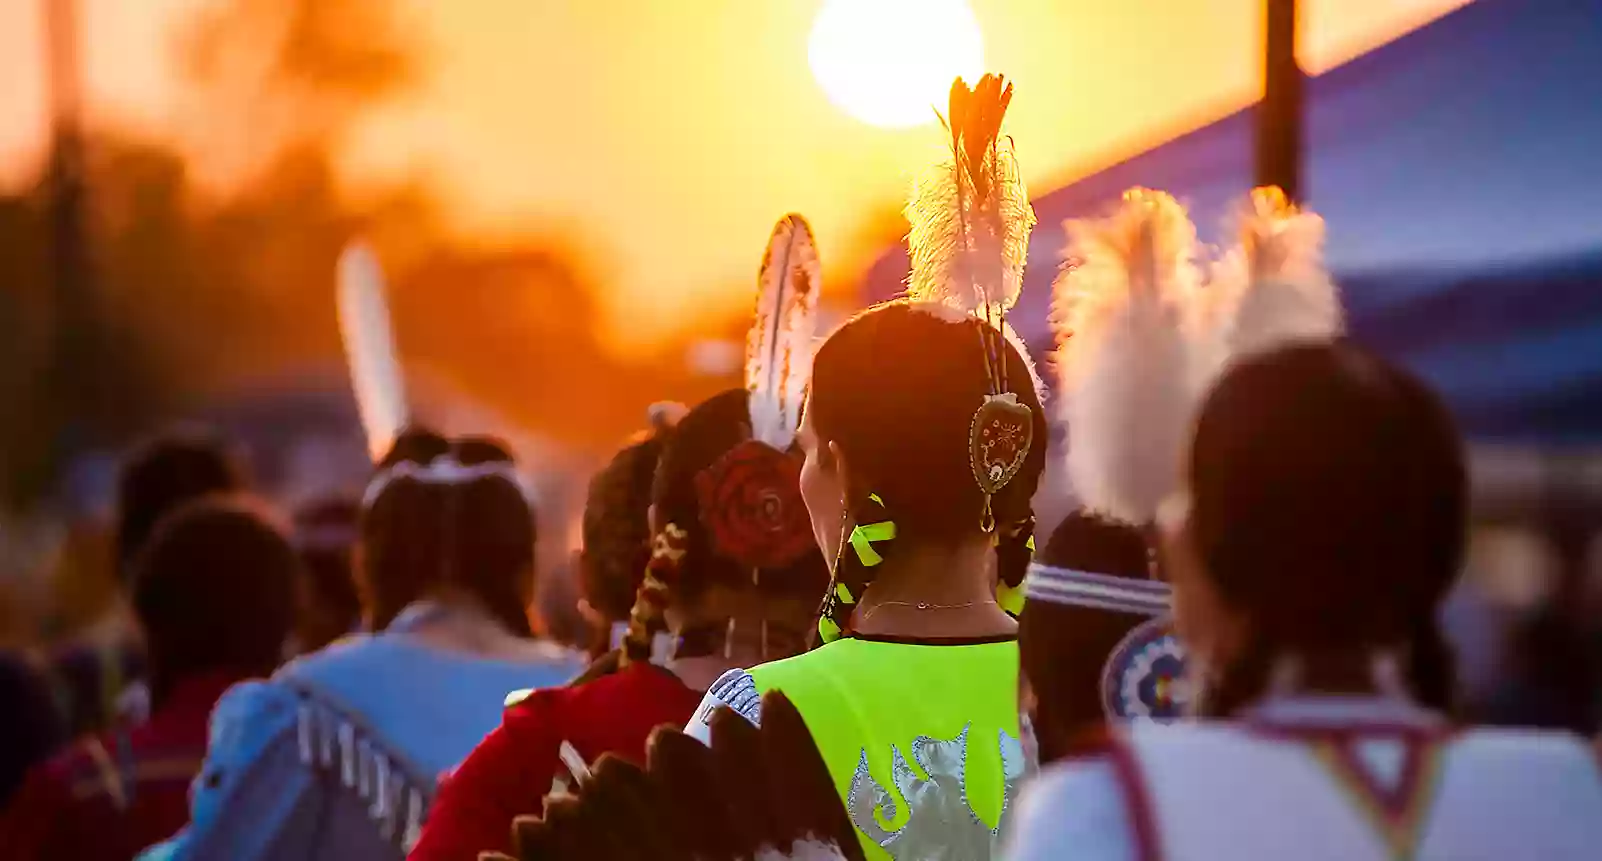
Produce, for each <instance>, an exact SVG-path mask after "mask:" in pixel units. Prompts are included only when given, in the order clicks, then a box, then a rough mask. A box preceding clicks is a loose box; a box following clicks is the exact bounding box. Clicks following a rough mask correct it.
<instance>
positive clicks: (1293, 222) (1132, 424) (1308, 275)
mask: <svg viewBox="0 0 1602 861" xmlns="http://www.w3.org/2000/svg"><path fill="white" fill-rule="evenodd" d="M1067 231H1068V250H1067V254H1066V257H1067V258H1068V260H1069V261H1071V262H1070V265H1068V266H1066V267H1065V268H1064V269H1063V271H1062V272H1061V273H1060V274H1059V275H1058V276H1057V280H1056V282H1055V284H1054V285H1053V297H1052V326H1053V329H1054V330H1055V332H1056V336H1057V354H1056V360H1057V371H1058V375H1059V382H1060V392H1059V393H1060V394H1061V396H1062V397H1061V399H1060V401H1059V403H1060V404H1061V406H1060V408H1059V417H1060V418H1061V419H1062V420H1063V421H1064V422H1065V423H1066V424H1067V426H1068V473H1069V478H1070V479H1071V481H1072V482H1073V485H1074V488H1075V490H1076V491H1077V492H1078V494H1079V496H1080V498H1081V500H1082V501H1083V502H1084V504H1085V505H1086V506H1087V507H1089V508H1092V509H1094V510H1097V511H1100V512H1103V513H1105V514H1109V515H1111V516H1113V517H1116V518H1118V519H1120V520H1124V521H1127V522H1130V523H1135V524H1144V523H1150V522H1151V521H1152V519H1153V518H1154V517H1155V515H1156V512H1157V507H1158V505H1160V504H1161V503H1162V501H1163V499H1164V498H1166V497H1167V496H1168V494H1169V493H1171V492H1172V491H1173V490H1174V489H1175V486H1176V485H1177V483H1178V481H1179V476H1180V474H1181V473H1180V470H1181V458H1182V456H1183V452H1184V450H1185V447H1186V445H1187V444H1188V441H1189V438H1190V432H1191V422H1192V421H1193V420H1194V414H1195V411H1196V409H1197V406H1198V405H1199V402H1200V400H1201V399H1202V397H1203V396H1205V394H1206V393H1207V391H1208V390H1209V389H1210V388H1211V387H1212V384H1213V383H1214V381H1215V380H1216V379H1217V377H1218V374H1219V373H1220V372H1221V371H1222V369H1223V368H1224V367H1225V366H1226V365H1227V364H1228V362H1229V361H1231V360H1232V359H1233V358H1235V357H1239V356H1244V355H1248V354H1253V353H1257V352H1260V351H1263V350H1267V349H1272V348H1274V347H1276V346H1279V345H1282V344H1284V343H1287V342H1289V341H1294V340H1298V339H1328V338H1332V337H1334V336H1335V335H1337V334H1338V333H1339V331H1340V320H1341V311H1340V302H1339V300H1338V298H1337V296H1336V293H1335V287H1334V284H1333V283H1331V282H1330V280H1329V275H1328V273H1327V272H1326V271H1325V270H1324V267H1323V262H1322V259H1321V246H1322V241H1323V221H1322V220H1321V219H1319V217H1318V216H1316V215H1313V214H1312V213H1308V212H1302V211H1299V210H1297V209H1296V208H1295V207H1293V206H1291V205H1290V204H1289V203H1287V202H1286V200H1285V196H1284V195H1283V194H1282V193H1281V192H1280V191H1279V190H1278V189H1273V188H1264V189H1258V190H1256V191H1254V192H1253V193H1252V195H1251V198H1250V202H1249V205H1248V207H1247V209H1246V215H1245V218H1244V219H1243V223H1242V230H1241V241H1240V244H1239V245H1238V246H1237V247H1235V248H1233V249H1231V250H1230V251H1229V252H1228V253H1227V254H1226V255H1225V256H1224V257H1223V258H1222V259H1220V260H1219V261H1218V262H1217V263H1216V265H1214V266H1213V268H1212V271H1211V278H1210V279H1208V280H1207V283H1206V284H1205V285H1204V284H1203V277H1202V271H1201V268H1200V266H1199V265H1198V263H1197V258H1198V253H1199V252H1198V247H1197V243H1196V230H1195V227H1194V226H1193V225H1192V224H1191V221H1190V218H1189V216H1188V215H1187V214H1186V213H1185V210H1184V207H1182V206H1181V205H1180V204H1179V202H1178V201H1176V200H1174V199H1173V198H1172V197H1170V196H1169V195H1167V194H1164V193H1162V192H1158V191H1149V190H1146V189H1133V190H1131V191H1129V192H1127V193H1125V195H1124V199H1123V202H1122V204H1121V205H1120V206H1119V207H1118V209H1117V210H1116V211H1115V212H1113V214H1112V215H1111V216H1109V217H1107V218H1103V219H1092V220H1087V221H1075V222H1070V223H1069V224H1068V225H1067Z"/></svg>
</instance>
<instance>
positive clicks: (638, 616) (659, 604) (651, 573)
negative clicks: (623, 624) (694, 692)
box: [618, 523, 690, 667]
mask: <svg viewBox="0 0 1602 861" xmlns="http://www.w3.org/2000/svg"><path fill="white" fill-rule="evenodd" d="M689 541H690V534H689V533H688V532H685V531H684V530H683V529H680V528H679V527H678V526H677V525H676V524H673V523H669V524H667V525H666V526H664V527H662V530H661V531H660V532H658V533H657V534H656V537H654V538H652V539H651V561H650V563H649V564H648V565H646V566H645V578H644V579H643V580H641V581H640V588H639V591H637V592H636V593H635V595H634V608H633V609H631V610H630V611H629V629H628V633H627V634H625V635H624V637H623V648H622V652H621V654H619V656H618V664H619V666H621V667H626V666H628V665H629V664H631V663H633V662H635V661H649V660H650V659H651V643H652V642H653V641H654V640H655V639H656V635H657V633H659V632H661V631H664V630H666V629H667V619H666V618H665V617H664V615H663V611H664V610H666V609H667V605H668V600H669V590H670V589H671V588H672V584H673V582H674V581H675V580H677V579H678V574H679V567H680V566H681V565H682V564H683V562H684V555H685V553H686V552H687V551H688V548H689Z"/></svg>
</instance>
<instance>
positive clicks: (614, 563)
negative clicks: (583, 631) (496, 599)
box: [583, 433, 664, 636]
mask: <svg viewBox="0 0 1602 861" xmlns="http://www.w3.org/2000/svg"><path fill="white" fill-rule="evenodd" d="M663 445H664V437H663V434H662V433H652V434H649V435H647V436H644V437H642V438H640V439H638V440H635V441H633V442H631V443H630V444H629V445H628V446H627V447H625V448H624V449H623V450H622V451H619V452H618V453H617V454H616V455H615V456H614V457H613V458H612V461H611V462H610V463H608V464H607V465H606V467H605V468H603V469H602V470H601V471H600V472H597V473H596V474H595V476H594V477H593V478H591V479H590V485H589V496H588V497H587V498H586V500H585V503H584V522H583V539H584V566H583V583H584V597H585V599H586V600H588V601H589V602H590V605H591V606H593V607H595V609H596V610H598V611H600V613H601V615H602V616H603V617H605V618H606V619H609V620H621V619H627V618H628V615H629V608H631V607H633V606H634V593H635V591H636V590H637V589H638V588H639V585H640V577H641V575H642V574H643V573H644V572H645V564H646V563H647V562H648V561H650V558H651V525H650V522H649V519H648V518H647V516H646V512H647V510H648V509H649V508H650V507H651V482H652V481H653V480H654V478H655V476H656V463H657V460H658V459H660V458H661V456H662V448H663ZM602 635H603V636H604V635H605V632H604V631H603V632H602Z"/></svg>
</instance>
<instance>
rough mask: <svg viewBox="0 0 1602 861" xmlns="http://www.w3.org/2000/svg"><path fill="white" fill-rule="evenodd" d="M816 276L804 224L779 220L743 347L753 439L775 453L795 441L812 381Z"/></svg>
mask: <svg viewBox="0 0 1602 861" xmlns="http://www.w3.org/2000/svg"><path fill="white" fill-rule="evenodd" d="M818 270H819V267H818V251H817V247H816V246H815V245H814V244H813V241H812V228H811V227H809V226H808V225H807V222H806V219H804V218H802V217H801V216H799V215H793V214H792V215H786V216H785V217H783V218H781V219H779V223H778V224H775V225H774V226H773V235H772V236H770V237H768V248H767V251H765V252H764V253H763V254H762V270H761V272H760V274H759V275H758V276H757V305H756V321H755V322H754V323H753V324H752V326H751V333H750V335H748V336H747V338H746V346H745V387H746V389H747V390H749V391H750V393H751V396H750V409H751V435H752V437H753V438H754V439H756V440H758V441H760V442H764V443H767V444H768V445H769V446H772V447H773V448H775V449H778V450H779V451H784V450H786V449H788V448H789V447H790V443H791V442H792V441H794V439H795V432H796V428H797V427H799V426H800V425H801V406H802V404H803V402H804V401H805V400H806V390H807V381H808V380H809V379H810V378H811V376H812V348H813V344H812V340H813V337H814V336H815V335H816V334H817V319H818V293H819V290H820V289H821V288H822V284H823V282H822V279H821V278H820V276H819V271H818Z"/></svg>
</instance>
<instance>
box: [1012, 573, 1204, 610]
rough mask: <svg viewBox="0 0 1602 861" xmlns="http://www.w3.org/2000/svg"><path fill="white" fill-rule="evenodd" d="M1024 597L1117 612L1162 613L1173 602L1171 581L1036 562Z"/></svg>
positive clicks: (1027, 580)
mask: <svg viewBox="0 0 1602 861" xmlns="http://www.w3.org/2000/svg"><path fill="white" fill-rule="evenodd" d="M1024 597H1025V599H1027V600H1030V601H1046V602H1048V603H1052V604H1067V605H1069V606H1073V607H1088V608H1091V609H1093V610H1108V611H1111V612H1114V613H1132V614H1135V615H1138V616H1161V615H1163V614H1164V613H1167V612H1168V609H1169V606H1170V604H1171V603H1172V598H1171V595H1170V589H1169V586H1168V584H1167V583H1163V582H1161V581H1159V580H1143V579H1139V578H1135V577H1114V576H1113V575H1111V574H1097V573H1095V572H1094V571H1078V570H1075V569H1073V568H1058V567H1056V566H1055V565H1044V564H1041V563H1039V562H1033V563H1030V565H1029V574H1028V576H1026V577H1025V578H1024Z"/></svg>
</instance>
